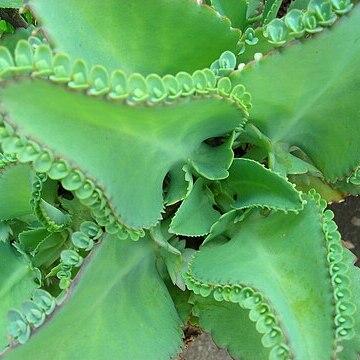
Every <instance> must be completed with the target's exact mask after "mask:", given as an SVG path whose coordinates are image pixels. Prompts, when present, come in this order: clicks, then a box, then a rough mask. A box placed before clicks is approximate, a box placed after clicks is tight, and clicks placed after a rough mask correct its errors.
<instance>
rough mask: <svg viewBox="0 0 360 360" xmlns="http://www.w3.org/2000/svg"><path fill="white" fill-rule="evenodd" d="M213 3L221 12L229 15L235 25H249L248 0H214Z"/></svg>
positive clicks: (244, 26)
mask: <svg viewBox="0 0 360 360" xmlns="http://www.w3.org/2000/svg"><path fill="white" fill-rule="evenodd" d="M211 5H212V6H213V8H214V9H215V10H216V11H217V12H218V13H219V14H221V15H223V16H226V17H228V18H229V19H230V21H231V25H232V26H233V27H237V28H239V29H241V30H245V29H246V26H247V25H248V23H247V10H248V2H247V1H246V0H212V1H211Z"/></svg>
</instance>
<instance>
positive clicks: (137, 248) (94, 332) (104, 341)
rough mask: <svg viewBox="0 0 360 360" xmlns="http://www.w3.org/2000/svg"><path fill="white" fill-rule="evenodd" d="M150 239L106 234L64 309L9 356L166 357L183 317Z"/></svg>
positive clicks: (174, 348) (42, 359) (177, 340)
mask: <svg viewBox="0 0 360 360" xmlns="http://www.w3.org/2000/svg"><path fill="white" fill-rule="evenodd" d="M155 261H156V255H155V251H154V249H153V248H152V242H151V241H150V239H149V238H145V239H143V240H141V241H140V242H139V243H133V242H128V241H126V242H121V241H119V240H118V239H117V238H115V237H108V238H105V239H104V240H103V243H102V244H101V245H99V247H98V248H97V249H96V250H95V251H94V253H93V254H92V255H91V261H89V262H88V264H87V265H85V268H83V269H82V271H81V273H80V274H79V275H78V278H77V280H76V282H75V283H74V284H73V286H72V288H71V289H70V292H69V294H68V295H67V298H66V300H65V302H64V304H63V305H61V307H60V308H59V309H58V310H56V312H55V313H54V314H53V315H52V317H51V318H50V319H49V320H48V322H47V323H46V324H45V325H43V328H41V331H39V332H37V333H35V334H34V335H33V336H32V337H31V338H30V340H29V341H28V342H27V343H26V344H25V345H22V346H20V347H18V348H15V349H14V350H12V351H10V352H9V353H8V355H7V357H6V358H7V359H9V360H11V359H33V358H36V359H39V360H46V359H49V358H52V359H56V360H67V359H74V360H76V359H79V360H80V359H119V360H120V359H124V360H128V359H145V358H146V359H154V360H155V359H164V360H165V359H168V358H170V356H175V355H176V354H177V352H178V350H179V347H180V345H181V340H182V339H181V330H180V324H181V323H180V320H179V318H178V315H177V313H176V310H175V307H174V304H173V303H172V300H171V298H170V295H169V293H168V291H167V289H166V287H165V284H164V283H163V281H162V279H161V278H160V276H159V274H158V273H157V270H156V267H155Z"/></svg>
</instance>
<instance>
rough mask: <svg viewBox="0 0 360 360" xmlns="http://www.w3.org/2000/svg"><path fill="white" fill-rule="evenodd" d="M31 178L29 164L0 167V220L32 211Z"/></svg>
mask: <svg viewBox="0 0 360 360" xmlns="http://www.w3.org/2000/svg"><path fill="white" fill-rule="evenodd" d="M31 180H32V170H31V168H30V166H29V165H23V164H9V165H6V166H5V167H4V168H2V169H0V220H9V219H13V218H16V217H19V216H24V215H29V214H31V213H32V208H31V205H30V200H31Z"/></svg>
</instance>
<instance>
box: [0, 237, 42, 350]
mask: <svg viewBox="0 0 360 360" xmlns="http://www.w3.org/2000/svg"><path fill="white" fill-rule="evenodd" d="M37 278H38V273H37V272H36V271H34V270H32V269H31V268H30V263H29V261H27V260H26V259H25V258H24V256H23V255H20V254H19V253H18V252H17V250H16V249H15V248H14V247H13V246H11V245H10V243H6V244H4V243H2V242H0V352H1V350H3V349H4V348H5V347H6V346H7V344H8V339H7V336H6V333H7V325H8V322H7V312H8V311H9V310H10V309H12V308H17V307H19V306H20V304H21V303H22V302H23V301H24V300H26V299H28V298H30V296H31V293H32V292H33V290H34V289H36V288H37V287H38V285H37V284H36V283H35V281H34V280H35V279H37Z"/></svg>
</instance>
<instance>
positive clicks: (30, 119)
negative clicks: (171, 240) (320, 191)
mask: <svg viewBox="0 0 360 360" xmlns="http://www.w3.org/2000/svg"><path fill="white" fill-rule="evenodd" d="M1 51H2V56H3V60H4V61H3V63H2V66H3V76H4V77H8V76H9V75H10V74H14V73H15V74H16V73H17V72H18V71H26V72H31V71H32V74H33V76H36V75H40V76H44V75H50V79H51V80H52V81H53V82H50V83H49V82H48V81H46V80H45V79H43V78H42V79H33V80H29V79H26V78H25V79H22V80H18V81H16V82H13V81H9V82H6V83H3V84H4V88H3V92H2V99H1V100H2V104H3V108H4V111H5V113H6V114H7V117H6V119H5V120H4V121H5V123H7V124H11V126H14V127H15V128H16V129H18V132H17V134H15V136H14V133H13V131H12V130H9V127H6V126H5V128H1V129H0V130H1V136H0V138H1V141H2V147H3V149H4V151H6V152H9V153H17V154H18V158H19V160H20V161H25V162H26V161H30V162H33V164H34V167H35V170H36V171H37V172H42V173H48V175H49V176H50V178H54V179H62V181H63V186H64V187H65V188H66V189H68V190H76V192H75V193H76V194H77V195H79V197H80V199H83V200H86V203H87V204H89V205H90V204H92V205H94V203H95V204H98V205H96V206H95V208H96V209H97V217H98V218H100V217H101V218H102V219H103V220H102V223H103V225H108V224H110V225H111V224H113V223H114V221H115V220H117V221H118V222H120V223H122V224H125V225H126V226H127V227H129V228H142V227H149V226H151V225H154V224H155V223H156V221H157V220H159V219H160V213H161V211H162V208H163V199H162V192H163V182H164V179H165V177H166V175H167V174H168V173H170V175H171V178H172V175H173V174H176V176H177V177H178V178H177V179H170V190H169V192H171V185H172V183H175V184H176V186H179V183H181V182H183V183H186V180H185V173H184V172H183V175H181V172H182V171H177V172H176V171H175V172H173V173H172V170H174V169H175V170H176V169H177V170H179V169H181V168H182V167H183V165H185V164H187V165H188V166H189V167H191V168H192V171H195V172H196V173H198V174H200V175H202V176H204V177H205V178H208V179H222V178H225V177H226V176H227V175H228V172H227V168H228V167H229V166H230V164H231V161H232V157H233V152H232V150H231V144H228V145H227V146H217V147H212V146H210V145H207V144H206V143H205V142H204V141H205V140H206V139H208V138H213V137H216V136H223V135H226V134H228V133H230V132H232V131H233V130H235V129H239V128H240V127H241V126H242V125H243V124H244V123H245V121H246V113H247V111H246V109H245V107H244V105H242V100H241V97H242V96H246V97H248V96H247V95H248V93H246V92H244V88H243V87H241V86H240V87H236V88H234V89H233V90H232V93H231V94H230V93H229V92H228V90H225V92H224V91H222V90H221V91H220V89H219V88H217V86H218V85H217V84H216V80H215V78H214V75H213V74H212V73H211V72H210V71H209V70H207V71H206V70H204V71H197V72H195V73H194V74H193V76H191V75H189V74H187V73H184V72H183V73H181V74H180V75H179V76H178V77H177V78H176V79H175V78H174V77H173V78H172V79H170V83H171V86H170V88H169V87H168V88H167V89H165V88H164V87H165V85H164V84H165V82H166V79H167V80H169V78H168V77H164V80H163V79H161V78H159V77H153V78H151V77H150V78H147V80H146V81H145V79H144V78H143V77H141V76H140V75H139V74H137V75H132V76H130V77H129V78H128V79H126V77H124V74H123V73H121V72H117V73H115V76H114V77H113V78H112V80H113V81H114V82H115V84H114V85H113V86H114V89H112V88H110V87H109V86H108V85H107V84H106V81H109V79H108V78H107V76H108V74H107V72H106V70H105V69H103V68H101V67H94V68H93V69H92V71H91V75H90V80H87V81H88V82H89V83H87V82H85V83H82V85H79V86H80V87H83V86H85V87H87V88H89V87H90V89H89V90H88V94H93V95H97V96H98V97H97V98H96V97H89V96H86V95H85V94H84V93H79V92H78V93H76V92H74V91H69V90H68V89H66V88H64V87H63V86H59V84H57V83H58V82H60V83H63V82H64V81H66V82H68V86H69V87H74V86H75V85H73V84H74V83H76V81H79V77H81V79H83V77H85V79H86V78H87V76H88V75H87V72H86V71H85V72H84V71H83V70H81V71H80V70H79V71H80V72H78V70H76V69H77V67H76V66H75V67H74V69H75V70H74V72H73V74H66V73H65V74H63V73H62V71H63V72H64V71H65V72H66V69H67V65H68V66H70V65H69V62H70V60H69V59H68V58H67V57H64V55H60V56H55V57H54V58H52V54H51V52H50V50H49V49H48V48H47V47H46V46H39V47H38V48H37V49H36V50H35V54H33V53H32V52H33V50H32V49H31V48H29V45H28V44H27V43H26V42H24V41H23V42H20V43H19V45H18V47H17V50H16V51H15V61H16V64H17V66H15V65H14V63H13V62H12V61H13V60H12V58H11V55H10V54H9V53H8V52H7V51H6V49H4V48H2V49H1ZM51 61H52V62H53V63H54V64H58V66H55V65H54V67H53V68H52V67H50V69H49V67H48V66H49V63H50V62H51ZM6 64H8V65H9V66H10V67H9V68H7V66H8V65H6ZM77 66H79V63H77ZM82 69H83V65H82ZM9 73H10V74H9ZM80 75H81V76H80ZM165 78H166V79H165ZM106 79H107V80H106ZM114 79H115V80H114ZM119 79H121V81H124V82H125V85H124V87H125V89H124V91H125V95H124V94H122V95H121V96H122V98H124V96H125V98H126V97H127V102H120V101H118V102H116V101H107V100H106V99H104V98H103V97H102V95H104V94H108V95H109V96H110V95H111V96H115V95H114V94H115V93H116V96H118V93H117V92H116V91H118V89H119V88H121V89H123V88H122V86H120V85H119V83H118V81H120V80H119ZM153 81H155V83H156V86H155V85H154V83H153ZM126 82H127V83H126ZM166 83H167V82H166ZM55 84H57V86H56V85H55ZM99 84H100V85H99ZM180 84H182V87H181V86H180ZM219 84H220V83H219ZM76 86H78V85H76ZM152 86H153V87H152ZM219 86H220V85H219ZM174 87H175V88H176V87H178V89H177V90H176V91H177V95H176V96H177V100H175V99H174V98H171V94H172V93H171V91H172V90H171V89H174ZM161 89H162V90H161ZM169 89H170V90H171V91H170V90H169ZM185 89H186V91H185ZM157 91H160V93H161V92H163V95H164V96H162V97H161V98H160V100H159V99H158V98H156V95H155V94H158V92H157ZM195 91H196V92H195ZM198 91H199V95H203V94H205V95H212V96H207V97H200V96H191V95H193V94H197V92H198ZM181 95H182V96H181ZM219 95H220V96H219ZM100 96H101V97H100ZM169 96H170V99H168V97H169ZM179 96H180V97H179ZM146 98H148V103H147V104H150V105H153V106H146V105H147V104H143V103H140V104H139V102H140V101H143V102H144V101H145V99H146ZM155 98H156V99H155ZM44 99H46V101H43V100H44ZM165 99H166V100H168V101H167V102H166V104H165V103H164V100H165ZM224 100H225V101H224ZM229 100H230V101H229ZM19 101H20V102H22V106H19ZM244 101H245V100H244ZM129 105H131V106H129ZM134 105H137V106H134ZM155 105H157V106H155ZM75 123H76V126H74V124H75ZM17 136H20V137H21V139H20V138H19V137H17ZM29 139H32V140H33V142H30V143H28V140H29ZM24 141H25V142H24ZM39 150H41V151H40V153H41V154H40V153H39ZM49 150H50V153H49ZM54 157H55V159H56V161H55V162H54ZM60 160H61V161H60ZM59 161H60V162H59ZM64 161H65V163H64ZM70 168H72V172H71V173H69V171H70ZM79 171H81V173H80V174H79ZM85 177H86V178H87V181H85V182H84V180H85ZM94 183H95V185H96V186H97V187H98V188H97V189H95V190H94ZM92 196H93V197H94V198H92ZM99 197H101V200H99ZM105 200H106V201H107V202H108V203H109V206H108V207H107V208H106V209H105V210H104V206H103V201H105ZM109 214H112V215H111V220H109V216H108V215H109ZM104 219H106V221H105V222H104ZM99 221H100V220H99Z"/></svg>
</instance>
